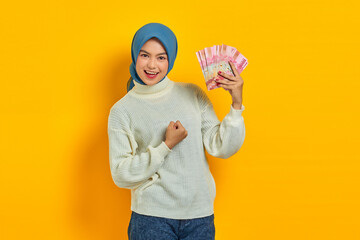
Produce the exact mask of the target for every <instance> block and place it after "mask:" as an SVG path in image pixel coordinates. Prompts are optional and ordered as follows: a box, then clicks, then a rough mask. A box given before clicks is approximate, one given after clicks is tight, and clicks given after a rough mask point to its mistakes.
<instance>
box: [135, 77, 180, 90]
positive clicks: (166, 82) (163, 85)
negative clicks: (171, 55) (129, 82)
mask: <svg viewBox="0 0 360 240" xmlns="http://www.w3.org/2000/svg"><path fill="white" fill-rule="evenodd" d="M133 82H134V85H135V86H134V88H133V89H132V90H133V91H134V92H135V93H137V94H141V95H145V94H152V95H153V94H159V93H163V92H167V90H168V89H170V88H171V87H172V86H173V85H174V82H173V81H171V80H170V79H169V78H168V76H167V75H166V76H165V78H164V79H163V80H162V81H161V82H158V83H157V84H155V85H151V86H149V85H143V84H140V83H138V82H136V81H134V80H133Z"/></svg>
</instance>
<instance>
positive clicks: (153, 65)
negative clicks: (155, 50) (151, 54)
mask: <svg viewBox="0 0 360 240" xmlns="http://www.w3.org/2000/svg"><path fill="white" fill-rule="evenodd" d="M155 66H156V64H155V59H149V61H148V68H150V69H152V68H155Z"/></svg>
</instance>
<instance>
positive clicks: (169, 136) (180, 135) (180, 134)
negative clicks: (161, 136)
mask: <svg viewBox="0 0 360 240" xmlns="http://www.w3.org/2000/svg"><path fill="white" fill-rule="evenodd" d="M187 135H188V133H187V131H186V129H185V128H184V127H183V125H182V124H181V123H180V121H179V120H177V121H176V122H173V121H171V122H170V124H169V126H168V127H167V129H166V133H165V143H166V145H167V146H168V147H169V148H170V149H172V148H173V147H174V146H175V145H176V144H178V143H179V142H181V141H182V140H183V139H184V138H186V137H187Z"/></svg>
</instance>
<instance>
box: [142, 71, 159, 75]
mask: <svg viewBox="0 0 360 240" xmlns="http://www.w3.org/2000/svg"><path fill="white" fill-rule="evenodd" d="M145 72H146V73H147V74H152V75H156V74H157V73H155V72H148V71H145Z"/></svg>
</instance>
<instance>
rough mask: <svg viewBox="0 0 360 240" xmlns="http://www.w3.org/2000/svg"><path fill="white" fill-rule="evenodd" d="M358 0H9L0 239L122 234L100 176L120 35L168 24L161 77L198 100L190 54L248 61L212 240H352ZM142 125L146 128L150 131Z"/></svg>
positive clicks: (119, 201)
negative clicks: (187, 85) (173, 50)
mask: <svg viewBox="0 0 360 240" xmlns="http://www.w3.org/2000/svg"><path fill="white" fill-rule="evenodd" d="M359 10H360V9H359V3H358V2H357V1H354V0H353V1H338V0H333V1H329V0H327V1H324V0H322V1H320V0H294V1H285V0H273V1H265V0H255V1H253V0H251V1H250V0H249V1H243V0H241V1H239V0H236V1H234V0H230V1H225V2H219V1H194V0H193V1H188V0H184V1H181V2H180V1H173V2H171V1H163V0H160V1H142V0H139V1H136V2H132V1H112V0H104V1H82V0H79V1H69V0H63V1H41V0H35V1H15V2H10V1H8V2H4V3H2V4H1V7H0V56H1V58H0V79H1V87H0V121H1V124H0V159H1V160H0V184H1V190H0V221H1V222H0V228H1V229H0V239H4V240H5V239H6V240H13V239H52V240H56V239H68V240H72V239H74V240H75V239H76V240H80V239H84V240H85V239H86V240H92V239H104V240H105V239H106V240H112V239H113V240H115V239H127V236H126V232H127V227H128V223H129V220H130V213H131V211H130V191H129V190H127V189H120V188H118V187H117V186H116V185H115V184H114V183H113V181H112V178H111V174H110V168H109V155H108V138H107V118H108V114H109V110H110V108H111V106H112V105H113V104H114V103H115V102H116V101H118V100H119V99H121V98H122V97H123V96H124V95H125V94H126V82H127V80H128V79H129V77H130V74H129V65H130V63H131V55H130V54H131V53H130V50H131V41H132V37H133V35H134V34H135V32H136V30H137V29H139V28H140V27H141V26H143V25H145V24H146V23H149V22H159V23H163V24H165V25H167V26H168V27H170V28H171V29H172V30H173V31H174V33H175V34H176V36H177V39H178V44H179V48H178V56H177V59H176V61H175V65H174V68H173V69H172V71H171V72H170V74H169V75H168V77H169V78H170V79H171V80H173V81H176V82H192V83H195V84H197V85H199V86H200V87H201V88H202V89H204V90H205V91H206V93H207V94H208V96H209V98H210V99H211V101H212V102H213V105H214V109H215V111H216V113H217V115H218V117H219V120H220V121H221V120H222V119H223V118H224V116H225V115H226V114H227V113H228V112H229V111H230V105H231V96H230V94H229V93H228V92H227V91H225V90H224V89H216V90H212V91H207V90H206V85H205V80H204V76H203V75H202V71H201V68H200V65H199V63H198V60H197V58H196V54H195V52H196V51H198V50H200V49H203V48H205V47H211V46H213V45H221V44H226V45H230V46H233V47H235V48H237V49H238V50H239V51H240V52H241V53H242V54H243V55H244V56H245V57H246V58H247V59H248V61H249V64H248V66H247V67H246V69H245V70H244V71H243V72H242V74H241V76H242V77H243V79H244V93H243V104H244V106H245V108H246V109H245V111H244V112H243V116H244V120H245V127H246V137H245V142H244V144H243V146H242V148H241V149H240V150H239V152H238V153H236V154H235V155H233V156H232V157H230V158H228V159H219V158H214V157H212V156H210V155H208V154H207V157H208V160H209V164H210V168H211V172H212V174H213V176H214V178H215V181H216V187H217V196H216V200H215V226H216V239H217V240H227V239H244V240H260V239H261V240H263V239H267V240H270V239H274V240H289V239H291V240H297V239H299V240H300V239H301V240H303V239H307V240H309V239H316V240H320V239H321V240H335V239H341V240H342V239H346V240H356V239H360V220H359V215H360V207H359V203H360V188H359V183H360V170H359V166H360V163H359V160H360V154H359V151H358V150H357V148H358V145H359V133H360V127H359V122H360V117H359V116H360V113H359V106H360V104H359V103H360V100H359V87H360V83H359V80H360V71H359V69H360V68H359V63H360V61H359V57H360V49H359V42H360V37H359V36H360V33H359V24H360V18H359V14H358V13H359ZM149 127H151V126H149Z"/></svg>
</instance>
